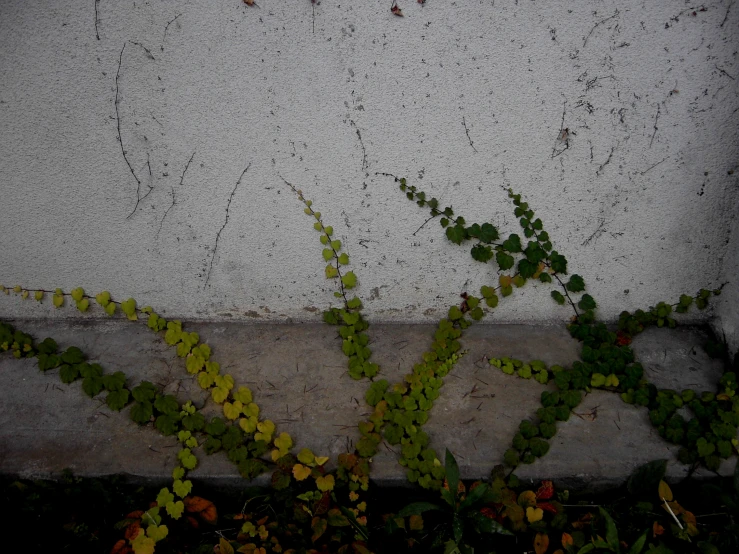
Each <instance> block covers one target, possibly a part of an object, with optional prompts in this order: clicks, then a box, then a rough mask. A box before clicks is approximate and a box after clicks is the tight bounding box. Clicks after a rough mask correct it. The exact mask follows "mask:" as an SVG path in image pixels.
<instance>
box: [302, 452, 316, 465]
mask: <svg viewBox="0 0 739 554" xmlns="http://www.w3.org/2000/svg"><path fill="white" fill-rule="evenodd" d="M298 460H299V461H301V462H303V463H304V464H305V465H314V462H315V460H316V457H315V456H314V455H313V452H311V451H310V449H309V448H303V449H302V450H301V451H300V452H299V453H298Z"/></svg>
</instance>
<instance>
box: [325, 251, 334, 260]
mask: <svg viewBox="0 0 739 554" xmlns="http://www.w3.org/2000/svg"><path fill="white" fill-rule="evenodd" d="M333 257H334V251H333V250H331V249H330V248H324V249H323V259H324V260H325V261H329V260H330V259H331V258H333Z"/></svg>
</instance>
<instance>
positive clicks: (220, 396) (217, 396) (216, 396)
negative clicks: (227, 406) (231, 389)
mask: <svg viewBox="0 0 739 554" xmlns="http://www.w3.org/2000/svg"><path fill="white" fill-rule="evenodd" d="M210 394H211V396H212V397H213V400H215V401H216V402H217V403H218V404H222V403H223V401H224V400H226V398H228V389H226V388H223V387H213V390H211V391H210Z"/></svg>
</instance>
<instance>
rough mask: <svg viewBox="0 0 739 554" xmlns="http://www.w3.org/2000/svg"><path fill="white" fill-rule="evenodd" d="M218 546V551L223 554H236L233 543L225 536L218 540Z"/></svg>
mask: <svg viewBox="0 0 739 554" xmlns="http://www.w3.org/2000/svg"><path fill="white" fill-rule="evenodd" d="M218 546H219V549H218V551H219V552H220V553H221V554H234V547H233V546H231V543H229V542H228V541H227V540H226V539H224V538H223V537H221V540H220V541H219V542H218Z"/></svg>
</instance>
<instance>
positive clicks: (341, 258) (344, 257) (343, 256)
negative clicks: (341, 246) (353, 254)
mask: <svg viewBox="0 0 739 554" xmlns="http://www.w3.org/2000/svg"><path fill="white" fill-rule="evenodd" d="M339 263H340V264H341V265H347V264H348V263H349V254H347V253H346V252H344V253H343V254H341V255H339Z"/></svg>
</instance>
